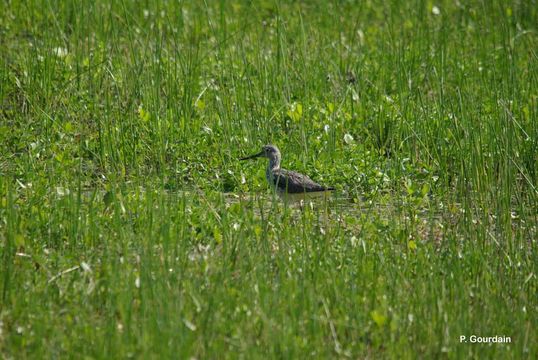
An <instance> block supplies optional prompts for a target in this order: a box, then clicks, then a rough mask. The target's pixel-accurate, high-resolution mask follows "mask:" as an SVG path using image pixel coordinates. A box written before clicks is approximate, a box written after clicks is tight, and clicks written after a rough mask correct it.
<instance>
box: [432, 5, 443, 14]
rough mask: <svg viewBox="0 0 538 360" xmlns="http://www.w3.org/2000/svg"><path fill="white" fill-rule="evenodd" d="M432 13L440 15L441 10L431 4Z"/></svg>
mask: <svg viewBox="0 0 538 360" xmlns="http://www.w3.org/2000/svg"><path fill="white" fill-rule="evenodd" d="M432 14H433V15H440V14H441V10H440V9H439V8H438V7H437V6H435V5H434V6H433V7H432Z"/></svg>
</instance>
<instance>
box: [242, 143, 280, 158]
mask: <svg viewBox="0 0 538 360" xmlns="http://www.w3.org/2000/svg"><path fill="white" fill-rule="evenodd" d="M258 157H264V158H268V159H276V158H280V151H279V150H278V148H277V147H276V146H275V145H264V146H263V147H262V151H260V152H259V153H257V154H254V155H250V156H247V157H244V158H241V159H239V160H248V159H255V158H258Z"/></svg>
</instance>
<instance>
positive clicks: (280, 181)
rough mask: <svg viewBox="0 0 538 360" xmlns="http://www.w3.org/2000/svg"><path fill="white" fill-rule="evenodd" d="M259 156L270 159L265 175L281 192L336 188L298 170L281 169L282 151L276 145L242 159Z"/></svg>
mask: <svg viewBox="0 0 538 360" xmlns="http://www.w3.org/2000/svg"><path fill="white" fill-rule="evenodd" d="M257 157H265V158H268V159H269V163H268V164H267V169H266V171H265V177H266V179H267V182H268V183H269V185H270V186H271V187H272V188H273V189H274V190H276V191H278V192H279V193H287V194H300V193H312V192H321V191H329V190H334V188H332V187H326V186H323V185H320V184H318V183H316V182H314V181H313V180H312V179H310V178H309V177H308V176H306V175H303V174H300V173H298V172H296V171H291V170H285V169H281V168H280V159H281V155H280V151H279V150H278V148H277V147H276V146H274V145H265V146H264V147H263V148H262V151H261V152H259V153H257V154H254V155H251V156H248V157H245V158H242V159H241V160H247V159H253V158H257Z"/></svg>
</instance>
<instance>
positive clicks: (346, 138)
mask: <svg viewBox="0 0 538 360" xmlns="http://www.w3.org/2000/svg"><path fill="white" fill-rule="evenodd" d="M353 141H355V139H353V136H351V135H350V134H345V135H344V142H345V143H346V144H348V145H350V144H353Z"/></svg>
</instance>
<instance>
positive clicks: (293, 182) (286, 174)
mask: <svg viewBox="0 0 538 360" xmlns="http://www.w3.org/2000/svg"><path fill="white" fill-rule="evenodd" d="M272 175H273V176H272V179H270V182H271V185H273V186H274V187H275V188H276V190H278V191H280V192H285V193H288V194H298V193H305V192H318V191H328V190H334V188H332V187H325V186H323V185H320V184H318V183H316V182H314V181H313V180H312V179H310V178H309V177H308V176H306V175H303V174H301V173H298V172H296V171H291V170H285V169H275V170H273V174H272Z"/></svg>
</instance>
